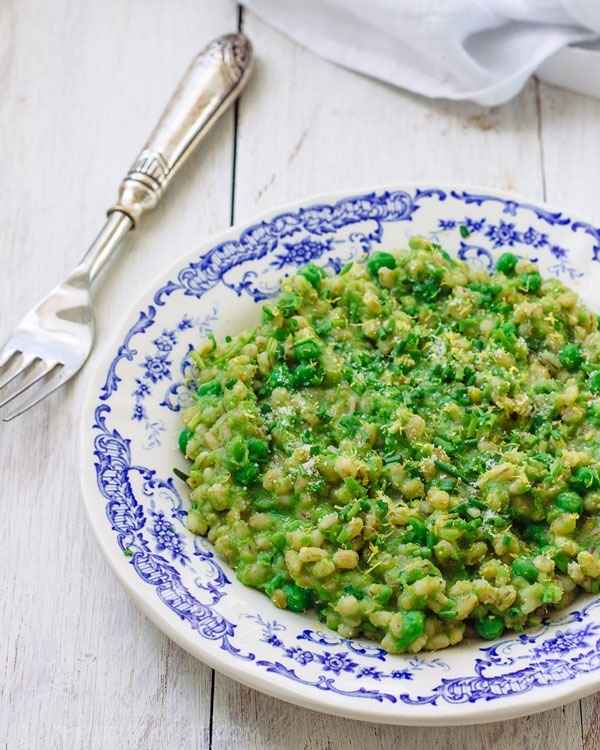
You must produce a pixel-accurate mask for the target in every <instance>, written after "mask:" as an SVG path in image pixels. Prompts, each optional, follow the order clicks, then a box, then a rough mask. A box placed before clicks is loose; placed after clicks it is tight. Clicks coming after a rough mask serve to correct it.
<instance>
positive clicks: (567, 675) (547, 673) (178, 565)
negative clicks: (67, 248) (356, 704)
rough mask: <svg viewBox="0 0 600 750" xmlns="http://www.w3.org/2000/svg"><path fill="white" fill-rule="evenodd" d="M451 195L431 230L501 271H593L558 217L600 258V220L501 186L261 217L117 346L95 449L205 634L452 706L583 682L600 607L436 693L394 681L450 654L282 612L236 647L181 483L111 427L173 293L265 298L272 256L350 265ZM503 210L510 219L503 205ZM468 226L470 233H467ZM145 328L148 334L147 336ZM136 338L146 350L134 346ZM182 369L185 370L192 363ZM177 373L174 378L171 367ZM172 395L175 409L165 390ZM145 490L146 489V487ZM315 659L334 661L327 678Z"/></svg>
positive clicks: (125, 518)
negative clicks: (580, 264) (392, 644)
mask: <svg viewBox="0 0 600 750" xmlns="http://www.w3.org/2000/svg"><path fill="white" fill-rule="evenodd" d="M452 202H455V203H456V204H458V207H459V211H458V214H460V207H461V206H462V208H463V211H464V212H465V215H464V218H463V217H462V216H460V218H458V219H456V218H448V213H449V212H448V210H446V211H445V212H444V213H443V215H442V214H440V218H439V220H438V225H437V229H436V228H432V231H431V236H433V237H434V238H435V237H436V236H437V234H436V231H439V232H442V231H443V232H448V231H453V230H455V231H458V230H460V233H461V237H462V238H463V240H461V241H460V242H458V243H457V247H458V253H459V255H460V256H461V257H463V258H465V259H466V260H468V261H470V262H477V263H479V264H482V265H483V267H487V268H490V267H491V265H492V264H493V259H494V253H493V252H492V251H494V252H495V251H496V250H498V249H500V250H501V249H502V248H506V247H508V248H513V249H514V248H516V249H519V250H520V251H522V254H523V255H525V256H526V257H529V258H533V257H534V256H535V257H537V256H538V255H539V254H544V253H546V254H547V257H548V258H550V259H555V260H556V263H555V264H554V266H552V267H550V272H551V273H554V275H557V276H560V275H566V276H569V277H570V278H574V277H575V276H576V275H577V276H580V275H581V272H580V271H578V270H577V268H576V266H575V265H573V263H571V261H570V250H569V249H568V248H565V247H562V246H559V245H558V244H556V243H555V242H553V241H552V239H551V237H550V233H551V229H552V227H555V226H556V227H559V228H561V229H564V228H569V229H570V230H571V231H573V232H584V233H586V234H587V235H589V236H590V237H591V239H592V240H593V242H594V244H593V246H592V253H591V258H590V260H591V261H592V262H598V261H600V229H599V228H596V227H594V226H593V225H591V224H588V223H586V222H583V221H572V220H571V219H570V218H569V217H568V216H566V215H565V214H563V213H561V212H553V211H549V210H547V209H546V208H544V207H541V206H538V205H535V204H531V203H527V202H523V201H520V200H518V199H516V198H510V197H506V196H502V195H494V194H488V193H481V194H479V193H474V192H470V191H465V190H448V189H440V188H426V189H419V188H416V189H413V190H412V192H409V191H407V190H393V191H381V192H369V193H366V194H364V195H354V196H348V197H345V198H342V199H341V200H338V201H336V202H334V203H331V204H330V203H320V204H315V205H310V206H306V207H301V208H298V209H296V210H289V211H286V212H282V213H279V214H276V215H274V216H272V217H271V218H268V219H264V220H262V221H260V222H258V223H256V224H253V225H251V226H249V227H247V228H245V229H244V230H243V231H242V232H240V233H239V235H238V236H237V237H235V238H234V239H229V240H226V241H224V242H221V243H220V244H217V245H215V246H214V247H213V248H212V249H210V250H209V251H208V252H207V253H205V254H204V255H203V256H201V257H200V258H199V259H197V260H193V261H192V262H190V263H189V264H188V265H186V266H185V267H184V268H182V269H181V270H180V271H179V272H178V273H177V275H176V279H175V280H170V281H168V282H166V283H165V284H163V286H161V287H160V288H159V289H158V290H157V291H156V292H155V293H154V295H153V297H152V303H151V304H150V305H147V307H146V308H145V309H144V310H142V311H141V312H140V313H139V315H138V318H137V320H136V321H135V322H134V324H133V325H132V326H131V328H130V329H129V330H128V331H127V333H126V334H125V336H124V338H123V341H122V343H121V344H120V345H119V346H118V348H117V352H116V354H115V356H114V357H113V359H112V360H111V361H110V363H109V364H108V367H107V374H106V378H105V382H104V384H103V386H102V387H101V388H100V392H99V394H98V395H97V401H96V403H95V405H94V422H93V427H94V434H95V438H94V446H93V454H94V456H95V463H94V466H95V471H96V478H97V485H98V490H99V492H100V494H101V496H102V498H103V500H104V501H105V512H106V516H107V519H108V521H109V523H110V526H111V529H112V531H113V532H114V534H115V539H116V544H117V547H118V548H119V549H120V550H121V552H122V553H123V554H124V555H126V556H128V557H129V558H130V564H131V565H132V566H133V569H134V570H135V572H136V574H137V575H138V576H139V578H140V579H141V580H142V581H144V582H145V583H146V584H148V585H149V586H152V587H153V588H154V589H155V591H156V595H157V597H158V598H159V600H160V601H161V602H162V603H163V604H164V605H165V606H166V607H167V608H168V609H169V610H170V611H171V612H173V613H174V614H176V615H177V616H178V617H179V618H180V619H181V620H182V621H185V622H187V623H188V625H189V626H190V627H191V628H192V629H193V630H194V631H196V632H197V633H198V634H199V635H200V637H201V638H203V639H206V640H208V641H211V642H214V643H217V644H218V645H219V647H220V649H221V650H223V651H225V652H227V653H228V654H229V655H231V656H232V657H234V658H235V659H239V660H243V661H244V662H246V663H248V662H252V663H253V664H254V665H255V667H256V668H259V669H260V670H262V671H263V672H264V673H270V674H277V675H279V676H281V677H283V678H285V679H288V680H290V681H292V682H295V683H297V684H299V685H303V686H305V687H313V688H315V689H317V690H318V691H320V692H324V693H327V692H329V693H332V694H342V695H344V696H346V697H348V698H351V699H354V698H363V699H365V698H366V699H369V700H373V701H376V702H379V703H398V702H400V703H402V704H405V705H410V706H421V707H425V706H431V705H437V704H438V702H440V701H444V702H446V703H448V704H457V703H465V702H468V703H477V702H479V701H485V702H487V701H491V700H500V699H502V698H506V697H515V696H520V695H524V694H526V693H528V692H530V691H532V690H534V689H537V688H548V687H555V686H557V685H559V684H563V683H566V682H569V681H572V680H574V679H576V677H577V676H578V675H582V674H589V673H591V672H596V671H598V670H599V669H600V624H598V623H597V622H595V621H591V620H590V618H589V614H590V613H591V612H592V610H593V609H595V608H596V607H597V606H599V604H598V602H597V601H593V602H591V603H590V604H588V605H587V606H585V607H584V608H582V609H581V610H580V611H576V612H572V613H570V614H569V615H568V617H567V618H565V619H564V621H563V622H562V623H561V625H562V627H567V626H569V627H568V629H566V630H556V624H554V625H553V626H552V630H551V632H550V630H549V629H550V625H549V624H547V625H545V626H544V627H543V628H542V629H541V630H540V631H539V632H536V633H530V634H526V635H521V636H518V637H517V638H514V639H509V640H503V641H501V642H500V643H499V644H495V645H492V646H490V647H487V648H481V649H479V653H480V654H481V656H479V657H478V658H476V659H475V661H474V664H473V672H472V674H462V675H458V676H442V677H441V679H440V680H439V682H438V684H437V685H435V686H434V687H433V688H431V689H430V690H429V691H428V692H427V693H425V694H423V695H413V694H411V693H408V692H396V691H393V692H392V691H391V690H390V689H389V687H390V686H392V687H393V685H394V682H393V681H394V680H408V681H410V680H412V679H413V676H414V674H415V673H416V672H417V671H419V670H422V669H424V668H428V671H429V673H430V674H433V673H436V672H439V673H440V674H443V673H446V674H447V672H448V670H449V667H448V664H447V663H446V662H444V661H443V660H442V659H439V658H417V657H414V658H410V659H409V658H404V657H388V656H387V655H385V654H383V653H382V652H381V650H380V649H377V648H375V647H374V646H373V645H367V644H360V643H357V642H349V641H345V640H344V639H339V638H337V637H336V636H335V634H332V635H331V636H329V635H323V634H320V633H316V632H315V631H312V630H310V629H308V630H307V629H304V630H303V631H302V633H300V634H299V635H297V636H296V637H295V641H294V642H293V643H291V644H290V642H289V639H288V642H287V643H286V642H285V639H284V638H283V637H280V636H282V635H283V631H285V630H286V628H285V626H283V625H281V624H278V623H277V622H276V621H273V624H272V625H268V626H267V624H265V623H264V622H262V621H261V624H262V626H263V628H262V637H261V638H260V640H261V642H262V643H263V644H267V645H268V646H269V647H270V648H271V649H272V650H273V658H272V659H267V658H260V659H257V658H256V655H255V654H254V653H253V652H250V651H247V650H242V649H241V648H238V647H237V646H236V645H235V643H234V641H235V637H236V629H237V628H238V625H236V624H235V623H233V622H231V621H230V620H228V619H227V618H226V617H224V616H223V615H222V614H220V613H219V612H218V611H217V609H216V605H217V604H218V602H219V601H221V600H222V598H223V596H224V595H225V589H226V586H227V584H228V583H229V581H228V580H227V577H226V575H225V574H224V572H223V570H222V568H221V567H220V566H219V565H218V563H217V562H216V561H215V560H214V559H213V556H212V552H211V551H210V550H208V549H204V548H202V546H201V545H200V546H199V545H198V544H197V543H195V544H194V555H195V556H196V558H197V559H201V560H202V562H203V563H204V564H206V565H207V566H208V568H207V570H208V571H209V573H208V575H207V576H205V577H203V578H202V579H201V580H196V588H197V591H196V592H193V591H191V590H190V588H189V587H188V586H186V585H185V584H184V582H183V578H182V574H181V569H182V567H185V566H186V565H190V564H191V562H190V556H189V555H188V554H186V552H185V551H184V549H183V541H182V539H183V537H182V534H181V532H180V529H179V528H178V527H177V525H176V524H177V523H181V520H182V516H184V515H185V511H184V510H183V509H182V505H181V500H180V498H179V496H178V493H177V491H176V489H175V487H174V485H173V482H172V480H163V479H161V478H159V477H157V476H156V472H155V471H154V470H152V469H150V468H147V467H143V466H136V465H134V464H133V463H132V454H131V439H130V438H128V437H126V436H125V435H123V434H121V431H119V430H117V429H115V428H112V429H111V428H110V427H109V425H108V422H109V419H110V417H111V414H112V405H111V399H112V398H113V397H114V396H115V395H116V394H117V393H119V392H120V389H121V388H122V385H123V383H124V378H123V377H121V375H120V374H119V372H118V371H119V369H120V367H121V366H122V363H123V362H132V361H133V360H134V358H135V357H136V355H138V352H139V351H142V350H143V346H144V344H145V343H146V342H145V340H144V338H143V336H144V335H145V334H146V333H147V331H148V330H149V329H150V328H152V327H153V326H155V325H156V323H157V321H158V320H159V319H160V310H161V309H162V308H164V307H165V306H166V305H167V304H168V302H169V299H170V298H171V297H172V296H173V295H174V294H176V293H178V294H182V295H184V297H193V298H196V299H200V298H202V297H203V296H204V295H205V294H206V293H207V292H208V291H209V290H211V289H213V288H215V287H216V286H217V285H219V284H222V285H223V286H224V287H226V288H228V289H230V290H232V291H234V292H235V293H236V294H238V295H242V294H247V295H249V296H250V297H251V298H252V299H254V300H255V301H260V300H261V299H264V298H265V296H269V295H270V294H273V293H274V291H275V289H274V287H273V284H272V280H271V281H268V280H267V279H266V278H265V279H262V277H261V273H259V271H258V269H259V267H260V268H261V269H262V267H263V266H265V267H267V268H269V269H270V273H271V276H272V273H273V270H275V271H276V272H277V273H280V274H283V273H284V272H285V270H286V268H293V267H294V266H298V265H301V264H303V263H306V262H308V261H309V260H314V261H318V262H321V263H323V264H324V265H326V264H329V265H330V266H331V267H332V268H334V269H338V268H339V267H341V264H342V262H343V261H344V259H345V258H347V257H349V256H350V257H352V253H356V252H369V251H370V250H371V249H372V248H373V247H374V246H376V245H378V244H380V243H381V242H382V241H383V237H384V226H385V225H386V224H392V223H400V222H403V223H406V225H407V226H410V223H411V222H412V221H413V218H414V216H415V213H416V212H417V211H419V210H420V209H422V208H423V206H425V205H427V206H429V207H431V205H432V204H433V205H440V206H441V205H442V204H444V205H445V206H446V209H447V207H448V204H450V203H452ZM487 204H493V205H494V206H496V208H495V210H494V208H493V207H491V209H490V212H489V214H488V215H486V216H483V215H477V216H473V215H467V213H468V212H469V210H470V208H472V207H477V208H478V209H480V210H481V209H482V208H483V207H485V206H486V205H487ZM498 208H500V209H501V211H500V214H501V215H502V216H504V217H506V218H502V216H500V215H499V212H498ZM342 235H343V237H342ZM466 237H468V241H465V238H466ZM257 261H260V263H257ZM245 264H249V266H250V267H249V268H248V270H247V272H246V273H245V274H242V275H241V276H240V275H239V274H238V275H237V276H235V274H234V275H231V274H230V272H232V271H235V270H236V269H240V268H242V267H243V266H244V265H245ZM269 284H270V285H269ZM182 320H183V319H182ZM181 323H182V321H180V328H181V327H182V326H181ZM169 335H171V334H170V332H169ZM161 337H162V338H161ZM161 337H159V338H156V339H155V341H154V343H155V344H156V345H157V346H159V344H160V345H162V346H164V345H165V341H166V338H165V332H163V333H162V334H161ZM136 339H137V340H138V341H136V342H134V340H136ZM163 339H164V340H163ZM157 342H159V343H157ZM134 343H135V344H136V346H137V348H134ZM167 343H168V342H167ZM157 356H159V355H157ZM160 356H162V355H160ZM180 369H181V370H182V371H183V369H184V368H183V367H182V368H180ZM167 375H168V376H169V377H167ZM159 379H160V380H163V378H162V377H161V378H147V380H149V381H152V382H154V381H155V380H159ZM164 379H165V380H169V379H170V380H172V378H170V372H169V373H167V374H165V377H164ZM162 385H164V384H162ZM177 388H178V385H177V383H175V385H171V386H170V389H169V391H168V393H171V394H173V393H176V391H177ZM163 392H164V388H163ZM146 395H148V396H150V395H151V394H150V390H148V393H147V394H146V393H144V396H146ZM160 405H161V406H164V407H169V406H170V408H172V409H173V408H175V407H173V405H172V404H170V401H169V399H168V398H165V397H164V396H163V401H162V402H161V404H160ZM135 406H136V405H135V404H134V407H135ZM121 429H122V428H121ZM139 486H141V489H139V488H138V487H139ZM140 492H141V494H142V495H143V498H140V497H139V494H140ZM157 492H160V493H163V495H166V496H168V497H169V498H170V499H171V505H172V508H173V511H172V514H171V518H169V517H167V515H165V513H164V511H163V510H157V509H156V508H155V507H154V499H153V498H154V497H155V495H156V493H157ZM204 600H206V601H204ZM248 617H254V618H256V617H257V616H256V615H248ZM259 619H260V618H259ZM278 631H279V632H278ZM549 635H550V636H551V637H548V636H549ZM277 652H279V653H277ZM360 659H363V661H364V660H366V659H371V662H372V663H371V664H364V663H359V661H357V660H360ZM286 660H287V662H286ZM390 661H391V662H393V667H392V669H391V671H390V670H385V669H382V668H381V667H380V666H377V665H378V664H382V663H383V664H385V665H387V664H388V663H389V662H390ZM315 666H317V667H320V668H321V672H322V673H321V674H316V676H315V674H314V668H315ZM305 668H306V669H308V668H311V669H313V673H311V676H309V675H308V673H306V674H305V673H301V670H303V669H305ZM348 677H351V678H352V680H353V681H354V683H353V685H352V687H351V688H349V687H348V683H347V678H348ZM358 680H363V681H364V682H363V685H360V686H358V687H357V686H356V684H357V681H358ZM378 681H381V682H382V683H385V685H386V688H387V689H385V690H380V689H379V688H378V687H377V682H378Z"/></svg>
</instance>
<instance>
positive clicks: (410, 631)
mask: <svg viewBox="0 0 600 750" xmlns="http://www.w3.org/2000/svg"><path fill="white" fill-rule="evenodd" d="M424 627H425V615H424V614H423V612H420V611H419V610H417V609H413V610H409V611H408V612H404V613H403V614H402V625H401V627H400V635H399V636H398V640H397V641H396V648H406V647H407V646H409V645H410V644H411V643H412V642H413V641H414V640H415V639H417V638H418V637H419V636H420V635H421V633H422V632H423V628H424Z"/></svg>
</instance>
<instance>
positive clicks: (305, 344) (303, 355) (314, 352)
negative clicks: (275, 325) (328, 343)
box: [294, 340, 321, 362]
mask: <svg viewBox="0 0 600 750" xmlns="http://www.w3.org/2000/svg"><path fill="white" fill-rule="evenodd" d="M294 354H295V355H296V359H297V360H298V362H313V361H314V360H316V359H319V357H320V356H321V347H320V346H319V345H318V344H317V342H316V341H310V340H309V341H300V342H299V343H298V344H296V346H295V347H294Z"/></svg>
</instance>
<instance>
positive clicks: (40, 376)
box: [0, 34, 254, 421]
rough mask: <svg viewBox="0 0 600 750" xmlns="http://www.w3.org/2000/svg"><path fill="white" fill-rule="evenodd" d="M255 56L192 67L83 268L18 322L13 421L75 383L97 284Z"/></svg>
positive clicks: (241, 46)
mask: <svg viewBox="0 0 600 750" xmlns="http://www.w3.org/2000/svg"><path fill="white" fill-rule="evenodd" d="M253 62H254V54H253V51H252V46H251V44H250V42H249V40H248V39H247V38H246V37H245V36H243V35H242V34H228V35H226V36H222V37H219V38H218V39H215V40H214V41H213V42H211V43H210V44H209V45H208V46H207V47H206V48H205V49H204V50H202V52H200V53H199V54H198V55H197V57H195V58H194V60H193V61H192V63H191V65H190V67H189V69H188V70H187V72H186V74H185V75H184V77H183V79H182V80H181V82H180V84H179V86H178V87H177V89H176V91H175V93H174V94H173V96H172V98H171V100H170V102H169V104H168V105H167V108H166V109H165V111H164V113H163V115H162V117H161V119H160V120H159V122H158V124H157V126H156V128H155V129H154V131H153V133H152V135H151V136H150V138H149V139H148V142H147V143H146V145H145V146H144V148H143V149H142V151H141V152H140V154H139V156H138V157H137V159H136V160H135V162H134V163H133V166H132V167H131V169H130V170H129V172H128V174H127V176H126V177H125V179H124V180H123V182H122V183H121V186H120V189H119V194H118V200H117V203H116V204H115V205H114V206H112V207H111V208H110V209H109V211H108V218H107V221H106V224H105V225H104V227H103V228H102V230H101V232H100V234H99V235H98V237H97V238H96V239H95V240H94V242H93V243H92V245H91V247H90V248H89V250H88V251H87V253H86V254H85V255H84V257H83V258H82V260H81V261H80V263H79V264H78V265H77V266H76V267H75V268H74V269H73V271H72V272H71V273H70V274H69V275H68V276H67V277H66V278H65V279H64V281H63V282H62V283H61V284H59V285H58V286H57V287H55V288H54V289H53V290H52V291H51V292H50V294H48V295H47V296H46V297H45V298H44V299H43V300H42V301H41V302H40V303H39V304H38V305H37V306H36V307H34V308H33V309H32V310H31V311H30V312H28V313H27V314H26V315H25V317H24V318H23V319H22V320H21V322H20V323H19V325H18V326H17V329H16V330H15V332H14V333H13V335H12V336H10V338H9V339H8V340H7V341H6V343H5V344H4V346H3V348H2V349H1V350H0V409H1V408H2V407H4V406H6V405H7V404H9V403H12V411H10V413H8V414H6V415H5V416H3V419H4V421H9V420H11V419H13V418H14V417H17V416H19V415H20V414H22V413H23V412H24V411H26V410H27V409H29V408H31V407H32V406H34V405H35V404H37V403H38V401H41V400H42V399H43V398H45V397H46V396H48V395H49V394H50V393H52V392H53V391H55V390H56V389H57V388H59V387H60V386H61V385H62V384H63V383H66V382H67V381H68V380H69V379H70V378H72V377H73V376H74V375H75V373H77V372H78V370H79V369H80V368H81V367H82V365H83V364H84V362H85V361H86V359H87V358H88V356H89V354H90V351H91V349H92V345H93V342H94V316H93V311H92V296H91V292H90V288H91V285H92V282H93V281H94V279H95V278H96V276H97V275H98V273H99V272H100V270H101V269H102V268H103V267H104V265H105V264H106V263H107V261H108V260H109V258H110V257H111V256H112V255H113V254H114V252H115V250H116V249H117V247H118V246H119V244H120V242H121V240H122V239H123V237H124V236H125V235H126V234H127V232H128V231H129V230H130V229H133V228H135V227H136V226H137V223H138V221H139V220H140V218H141V216H142V215H143V214H144V213H145V212H146V211H149V210H150V209H152V208H154V207H155V206H156V204H157V203H158V201H159V200H160V198H161V197H162V195H163V193H164V191H165V188H166V187H167V185H168V184H169V182H170V180H171V178H172V176H173V174H175V172H176V171H177V170H178V169H179V167H181V165H182V164H183V163H184V162H185V161H186V160H187V157H188V156H189V154H190V153H191V152H192V150H193V149H194V148H195V146H196V145H197V144H198V143H199V141H200V140H201V139H202V138H203V136H204V135H205V134H206V133H207V132H208V130H209V129H210V128H211V126H212V125H213V124H214V123H215V122H216V120H218V119H219V117H220V116H221V115H222V114H223V112H224V111H225V110H226V109H227V108H228V107H229V106H230V105H231V104H232V102H233V101H234V100H235V99H236V98H237V97H238V96H239V94H240V93H241V91H242V89H243V88H244V86H245V84H246V82H247V80H248V77H249V74H250V72H251V70H252V67H253Z"/></svg>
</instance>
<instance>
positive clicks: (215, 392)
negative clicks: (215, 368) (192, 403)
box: [196, 380, 223, 396]
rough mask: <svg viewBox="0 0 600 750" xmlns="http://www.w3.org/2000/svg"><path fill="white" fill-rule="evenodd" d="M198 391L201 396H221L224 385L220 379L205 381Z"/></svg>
mask: <svg viewBox="0 0 600 750" xmlns="http://www.w3.org/2000/svg"><path fill="white" fill-rule="evenodd" d="M196 393H197V394H198V395H199V396H221V395H222V393H223V387H222V386H221V383H219V381H218V380H209V381H208V383H203V384H202V385H201V386H200V387H199V388H198V390H197V391H196Z"/></svg>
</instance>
